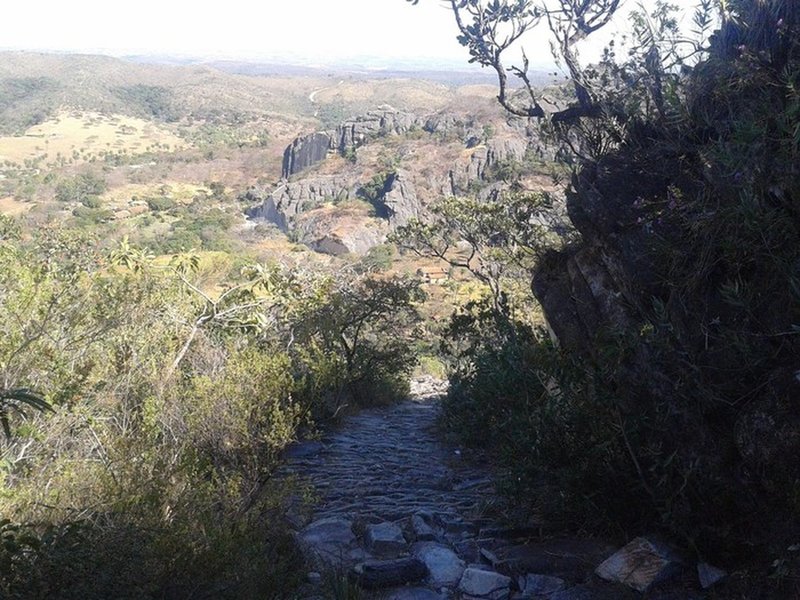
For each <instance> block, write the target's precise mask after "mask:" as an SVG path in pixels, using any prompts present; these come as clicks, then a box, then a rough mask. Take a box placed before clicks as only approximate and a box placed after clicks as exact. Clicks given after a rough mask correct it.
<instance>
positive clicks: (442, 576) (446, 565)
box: [411, 542, 466, 587]
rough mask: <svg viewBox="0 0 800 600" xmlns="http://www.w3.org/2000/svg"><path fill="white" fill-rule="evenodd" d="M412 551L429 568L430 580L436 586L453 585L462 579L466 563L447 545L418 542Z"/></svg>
mask: <svg viewBox="0 0 800 600" xmlns="http://www.w3.org/2000/svg"><path fill="white" fill-rule="evenodd" d="M411 552H412V553H413V554H414V556H416V557H417V558H418V559H420V560H421V561H422V562H423V563H425V566H426V567H427V568H428V582H429V583H430V584H431V585H434V586H436V587H442V586H453V585H456V584H457V583H458V582H459V581H461V576H462V575H463V574H464V569H465V568H466V565H465V564H464V561H463V560H461V559H460V558H459V557H458V556H457V555H456V553H455V552H453V551H452V550H451V549H450V548H448V547H447V546H443V545H442V544H437V543H435V542H418V543H416V544H414V545H413V546H412V547H411Z"/></svg>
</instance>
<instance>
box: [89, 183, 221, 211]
mask: <svg viewBox="0 0 800 600" xmlns="http://www.w3.org/2000/svg"><path fill="white" fill-rule="evenodd" d="M203 192H206V193H208V192H209V190H208V188H206V187H205V186H203V185H197V184H192V183H184V182H181V181H165V182H157V183H129V184H125V185H121V186H118V187H114V188H112V189H110V190H108V191H107V192H106V193H105V194H103V195H102V197H101V199H102V200H103V202H104V204H106V205H107V206H108V207H109V208H118V207H121V206H127V205H128V203H129V202H130V201H131V200H132V199H133V198H134V196H135V197H137V198H139V199H145V198H159V197H161V196H166V197H168V198H171V199H172V200H175V202H177V203H179V204H190V203H191V202H192V200H193V199H194V197H195V196H197V195H198V194H201V193H203Z"/></svg>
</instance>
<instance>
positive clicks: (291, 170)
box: [282, 132, 332, 179]
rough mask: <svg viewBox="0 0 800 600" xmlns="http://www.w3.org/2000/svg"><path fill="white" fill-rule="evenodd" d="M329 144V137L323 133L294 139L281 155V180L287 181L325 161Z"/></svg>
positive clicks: (330, 141) (330, 142)
mask: <svg viewBox="0 0 800 600" xmlns="http://www.w3.org/2000/svg"><path fill="white" fill-rule="evenodd" d="M331 144H332V139H331V136H330V135H328V134H327V133H323V132H317V133H311V134H309V135H304V136H300V137H298V138H296V139H295V140H294V141H293V142H292V143H291V144H289V146H287V148H286V150H285V151H284V153H283V170H282V176H283V178H284V179H287V178H289V177H291V176H292V175H294V174H296V173H299V172H300V171H303V170H305V169H307V168H309V167H311V166H314V165H315V164H317V163H319V162H322V161H323V160H325V158H326V157H327V156H328V151H329V150H330V147H331Z"/></svg>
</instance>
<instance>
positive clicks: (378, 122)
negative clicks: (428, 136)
mask: <svg viewBox="0 0 800 600" xmlns="http://www.w3.org/2000/svg"><path fill="white" fill-rule="evenodd" d="M422 125H424V120H423V119H420V118H419V117H417V116H415V115H413V114H411V113H406V112H402V111H399V110H396V109H394V108H392V107H391V106H388V105H383V106H380V107H378V108H377V109H376V110H372V111H369V112H367V113H366V114H364V115H361V116H359V117H355V118H354V119H350V120H348V121H345V122H344V123H342V124H341V125H339V126H338V127H337V128H336V132H335V133H334V134H333V141H332V145H333V147H334V148H336V149H337V150H338V151H339V152H340V153H342V154H345V153H346V152H348V151H350V150H353V149H355V148H358V147H359V146H361V145H362V144H364V143H366V142H367V141H369V139H371V138H374V137H378V136H382V135H392V134H394V135H398V134H403V133H408V131H410V130H411V129H412V128H414V127H422Z"/></svg>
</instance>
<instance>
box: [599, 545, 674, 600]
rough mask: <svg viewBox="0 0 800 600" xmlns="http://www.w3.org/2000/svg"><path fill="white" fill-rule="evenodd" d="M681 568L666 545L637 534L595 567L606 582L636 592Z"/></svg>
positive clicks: (664, 579) (672, 574)
mask: <svg viewBox="0 0 800 600" xmlns="http://www.w3.org/2000/svg"><path fill="white" fill-rule="evenodd" d="M679 571H680V562H679V561H678V560H677V558H676V557H675V555H674V553H673V552H672V550H671V549H670V548H669V547H667V546H666V545H665V544H662V543H659V542H657V541H654V540H650V539H647V538H643V537H639V538H636V539H634V540H633V541H631V542H630V543H629V544H628V545H627V546H625V547H623V548H621V549H620V550H619V551H617V552H615V553H614V554H613V555H611V556H610V557H609V558H607V559H606V560H605V561H603V563H601V564H600V566H598V567H597V569H595V573H596V574H597V576H598V577H601V578H603V579H605V580H606V581H614V582H618V583H623V584H625V585H627V586H628V587H631V588H633V589H635V590H636V591H638V592H645V591H647V590H648V589H650V588H651V587H652V586H653V585H655V584H657V583H661V582H662V581H666V580H667V579H669V578H671V577H673V576H674V575H676V574H677V573H678V572H679Z"/></svg>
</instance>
